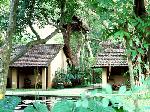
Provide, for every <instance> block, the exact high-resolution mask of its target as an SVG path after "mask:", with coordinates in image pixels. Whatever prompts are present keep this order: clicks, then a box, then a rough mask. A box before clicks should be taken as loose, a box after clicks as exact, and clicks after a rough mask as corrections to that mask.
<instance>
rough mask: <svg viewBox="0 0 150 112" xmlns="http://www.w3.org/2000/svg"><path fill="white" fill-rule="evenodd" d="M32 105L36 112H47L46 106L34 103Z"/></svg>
mask: <svg viewBox="0 0 150 112" xmlns="http://www.w3.org/2000/svg"><path fill="white" fill-rule="evenodd" d="M33 105H34V107H35V109H36V110H37V111H38V112H48V109H47V106H46V105H45V104H42V103H40V102H34V103H33Z"/></svg>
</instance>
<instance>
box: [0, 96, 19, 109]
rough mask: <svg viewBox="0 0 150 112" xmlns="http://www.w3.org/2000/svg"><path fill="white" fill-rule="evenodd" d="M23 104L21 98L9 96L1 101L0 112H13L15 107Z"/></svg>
mask: <svg viewBox="0 0 150 112" xmlns="http://www.w3.org/2000/svg"><path fill="white" fill-rule="evenodd" d="M20 102H21V99H20V98H19V97H15V96H7V97H5V98H4V99H2V100H0V112H13V111H14V109H15V107H16V106H17V105H18V104H19V103H20Z"/></svg>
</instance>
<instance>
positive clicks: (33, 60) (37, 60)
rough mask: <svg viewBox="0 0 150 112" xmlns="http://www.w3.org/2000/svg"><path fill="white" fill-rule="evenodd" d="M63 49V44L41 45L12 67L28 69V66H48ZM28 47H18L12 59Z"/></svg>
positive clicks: (28, 52) (29, 51)
mask: <svg viewBox="0 0 150 112" xmlns="http://www.w3.org/2000/svg"><path fill="white" fill-rule="evenodd" d="M62 47H63V45H61V44H41V45H36V46H34V47H32V48H31V49H29V50H28V51H27V52H26V53H25V54H24V55H23V56H22V57H20V58H19V59H18V60H17V61H15V62H14V63H13V64H11V65H10V66H11V67H25V66H26V67H27V66H48V65H49V64H50V62H51V61H52V60H53V59H54V58H55V56H56V55H57V54H58V52H59V51H60V49H61V48H62ZM25 48H26V47H25V46H23V45H21V46H16V47H15V48H14V49H13V52H12V54H11V58H12V59H13V58H14V57H15V56H16V55H17V54H18V53H19V52H20V51H21V50H23V49H25Z"/></svg>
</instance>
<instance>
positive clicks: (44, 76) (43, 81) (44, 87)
mask: <svg viewBox="0 0 150 112" xmlns="http://www.w3.org/2000/svg"><path fill="white" fill-rule="evenodd" d="M42 89H44V90H46V68H42Z"/></svg>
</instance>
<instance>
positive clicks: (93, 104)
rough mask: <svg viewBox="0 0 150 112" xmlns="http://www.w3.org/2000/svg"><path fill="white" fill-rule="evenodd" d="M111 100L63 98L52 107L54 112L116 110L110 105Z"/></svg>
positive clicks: (108, 111) (105, 111) (112, 111)
mask: <svg viewBox="0 0 150 112" xmlns="http://www.w3.org/2000/svg"><path fill="white" fill-rule="evenodd" d="M108 103H109V100H106V99H104V100H103V101H102V102H101V100H99V99H98V98H87V97H82V98H81V99H79V100H77V101H76V102H73V101H70V100H62V101H60V102H57V103H56V104H55V105H54V107H53V108H52V112H61V111H62V110H63V112H116V111H115V109H113V108H112V107H111V106H108Z"/></svg>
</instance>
